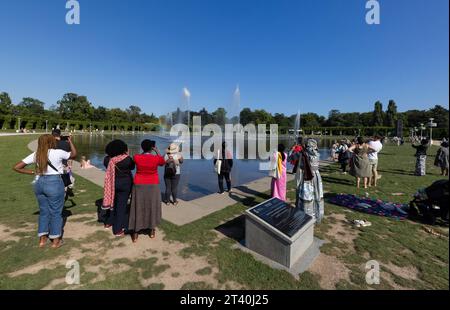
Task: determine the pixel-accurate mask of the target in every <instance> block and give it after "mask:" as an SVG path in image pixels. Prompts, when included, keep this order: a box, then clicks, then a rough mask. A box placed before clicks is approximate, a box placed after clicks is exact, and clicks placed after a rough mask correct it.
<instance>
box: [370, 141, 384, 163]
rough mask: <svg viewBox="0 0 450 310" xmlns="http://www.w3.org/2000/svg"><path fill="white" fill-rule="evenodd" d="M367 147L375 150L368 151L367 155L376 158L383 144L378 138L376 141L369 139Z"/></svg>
mask: <svg viewBox="0 0 450 310" xmlns="http://www.w3.org/2000/svg"><path fill="white" fill-rule="evenodd" d="M369 147H370V148H371V149H373V150H374V151H375V152H371V153H369V155H368V157H369V159H378V152H380V151H381V149H382V148H383V144H381V142H380V141H379V140H378V141H370V142H369Z"/></svg>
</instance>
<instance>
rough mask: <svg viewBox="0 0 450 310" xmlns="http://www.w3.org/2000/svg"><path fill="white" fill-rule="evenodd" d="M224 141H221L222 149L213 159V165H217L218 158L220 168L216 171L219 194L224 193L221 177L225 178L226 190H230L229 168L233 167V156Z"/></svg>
mask: <svg viewBox="0 0 450 310" xmlns="http://www.w3.org/2000/svg"><path fill="white" fill-rule="evenodd" d="M226 148H227V144H226V142H223V143H222V151H221V152H219V154H218V156H217V158H216V159H214V165H217V161H218V160H220V162H221V164H220V170H219V171H217V175H218V181H219V194H223V193H224V188H223V179H224V178H225V181H226V182H227V189H228V192H229V193H230V192H231V178H230V174H231V169H232V168H233V156H232V155H231V153H230V151H228V150H227V149H226Z"/></svg>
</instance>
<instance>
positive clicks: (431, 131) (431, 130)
mask: <svg viewBox="0 0 450 310" xmlns="http://www.w3.org/2000/svg"><path fill="white" fill-rule="evenodd" d="M433 121H434V118H432V117H430V122H429V123H428V127H430V143H431V144H433V127H437V123H433Z"/></svg>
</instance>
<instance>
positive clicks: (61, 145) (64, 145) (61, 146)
mask: <svg viewBox="0 0 450 310" xmlns="http://www.w3.org/2000/svg"><path fill="white" fill-rule="evenodd" d="M52 136H53V137H55V139H56V149H58V150H63V151H66V152H70V144H69V142H68V141H66V140H62V139H61V130H60V129H58V128H55V129H53V130H52ZM62 163H63V165H64V170H68V168H69V163H68V161H67V160H63V161H62ZM70 179H71V181H72V184H71V185H69V186H68V187H66V196H65V200H67V199H68V198H69V197H73V196H74V194H73V191H72V186H73V183H74V181H75V178H74V177H73V175H71V176H70Z"/></svg>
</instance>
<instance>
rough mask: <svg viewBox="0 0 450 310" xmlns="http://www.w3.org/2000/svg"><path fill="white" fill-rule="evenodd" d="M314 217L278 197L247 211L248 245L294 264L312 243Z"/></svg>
mask: <svg viewBox="0 0 450 310" xmlns="http://www.w3.org/2000/svg"><path fill="white" fill-rule="evenodd" d="M313 239H314V220H313V219H312V217H311V216H309V215H307V214H305V213H304V212H303V211H301V210H299V209H298V208H293V207H292V206H290V205H288V204H287V203H285V202H283V201H281V200H279V199H278V198H272V199H269V200H267V201H265V202H263V203H261V204H259V205H257V206H255V207H253V208H250V209H248V210H247V211H246V217H245V246H246V247H247V248H248V249H250V250H252V251H254V252H256V253H259V254H261V255H263V256H265V257H267V258H269V259H271V260H273V261H275V262H277V263H279V264H281V265H283V266H286V267H288V268H291V267H292V266H293V265H294V264H295V263H297V262H298V260H299V258H300V257H301V256H302V255H303V254H304V253H305V252H306V251H307V250H308V248H309V247H310V246H311V245H312V243H313Z"/></svg>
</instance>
